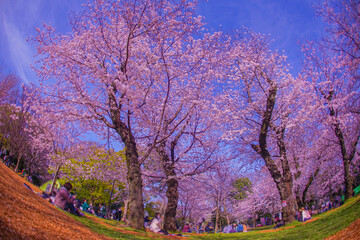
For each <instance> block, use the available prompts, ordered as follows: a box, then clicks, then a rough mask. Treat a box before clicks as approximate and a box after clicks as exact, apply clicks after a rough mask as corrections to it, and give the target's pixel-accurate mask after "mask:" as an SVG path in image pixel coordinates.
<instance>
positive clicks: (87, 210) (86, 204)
mask: <svg viewBox="0 0 360 240" xmlns="http://www.w3.org/2000/svg"><path fill="white" fill-rule="evenodd" d="M81 207H82V210H83V211H84V212H88V213H90V211H89V208H90V205H89V204H88V203H87V202H86V199H84V203H83V204H82V205H81Z"/></svg>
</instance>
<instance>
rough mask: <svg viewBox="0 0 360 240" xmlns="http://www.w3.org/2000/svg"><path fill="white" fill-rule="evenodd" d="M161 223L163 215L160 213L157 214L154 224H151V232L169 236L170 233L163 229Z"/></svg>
mask: <svg viewBox="0 0 360 240" xmlns="http://www.w3.org/2000/svg"><path fill="white" fill-rule="evenodd" d="M161 223H162V219H161V215H160V213H156V215H155V217H154V219H153V220H152V222H151V224H150V231H152V232H155V233H160V234H164V235H168V232H167V231H165V230H163V229H162V228H161Z"/></svg>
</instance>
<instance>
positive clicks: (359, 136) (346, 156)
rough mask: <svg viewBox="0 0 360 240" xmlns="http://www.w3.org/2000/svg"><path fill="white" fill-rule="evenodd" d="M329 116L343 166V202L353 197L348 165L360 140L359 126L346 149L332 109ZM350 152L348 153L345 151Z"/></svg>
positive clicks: (330, 98) (331, 94)
mask: <svg viewBox="0 0 360 240" xmlns="http://www.w3.org/2000/svg"><path fill="white" fill-rule="evenodd" d="M329 94H330V95H329V98H328V100H330V101H331V100H332V97H333V92H330V93H329ZM330 116H331V117H335V123H333V126H334V131H335V135H336V137H337V138H338V140H339V145H340V148H341V154H342V157H343V166H344V180H345V200H347V199H349V198H351V197H352V196H353V181H354V180H353V177H352V175H351V173H350V163H351V161H352V160H353V159H354V157H355V153H356V147H357V144H358V142H359V139H360V131H359V128H360V125H357V135H356V136H355V139H354V142H352V143H351V145H350V146H351V148H350V149H346V144H345V138H344V135H343V131H342V130H341V127H340V122H339V120H338V119H337V115H336V111H335V109H334V108H333V107H330ZM347 150H350V151H347Z"/></svg>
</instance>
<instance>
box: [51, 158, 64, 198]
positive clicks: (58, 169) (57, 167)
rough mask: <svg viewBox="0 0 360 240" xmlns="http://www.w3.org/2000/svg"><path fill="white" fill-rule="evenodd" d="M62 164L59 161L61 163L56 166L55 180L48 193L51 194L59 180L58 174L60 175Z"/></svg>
mask: <svg viewBox="0 0 360 240" xmlns="http://www.w3.org/2000/svg"><path fill="white" fill-rule="evenodd" d="M61 165H62V164H61V163H59V164H58V165H57V166H56V171H55V175H54V178H53V181H52V183H51V187H50V190H49V192H48V194H51V193H52V192H53V190H54V186H55V184H56V180H57V178H58V176H59V172H60V168H61Z"/></svg>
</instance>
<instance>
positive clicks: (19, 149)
mask: <svg viewBox="0 0 360 240" xmlns="http://www.w3.org/2000/svg"><path fill="white" fill-rule="evenodd" d="M0 114H1V126H0V129H1V133H2V140H3V143H4V145H5V148H6V149H7V150H9V151H10V154H11V155H12V156H13V157H14V158H16V166H15V172H18V169H19V165H20V162H23V161H24V157H25V156H26V154H27V153H28V151H29V149H30V145H29V142H28V141H29V134H28V133H27V131H26V128H27V126H28V119H29V118H30V115H29V113H28V112H27V111H26V109H25V108H24V107H23V106H14V105H10V104H4V105H2V106H1V113H0Z"/></svg>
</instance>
